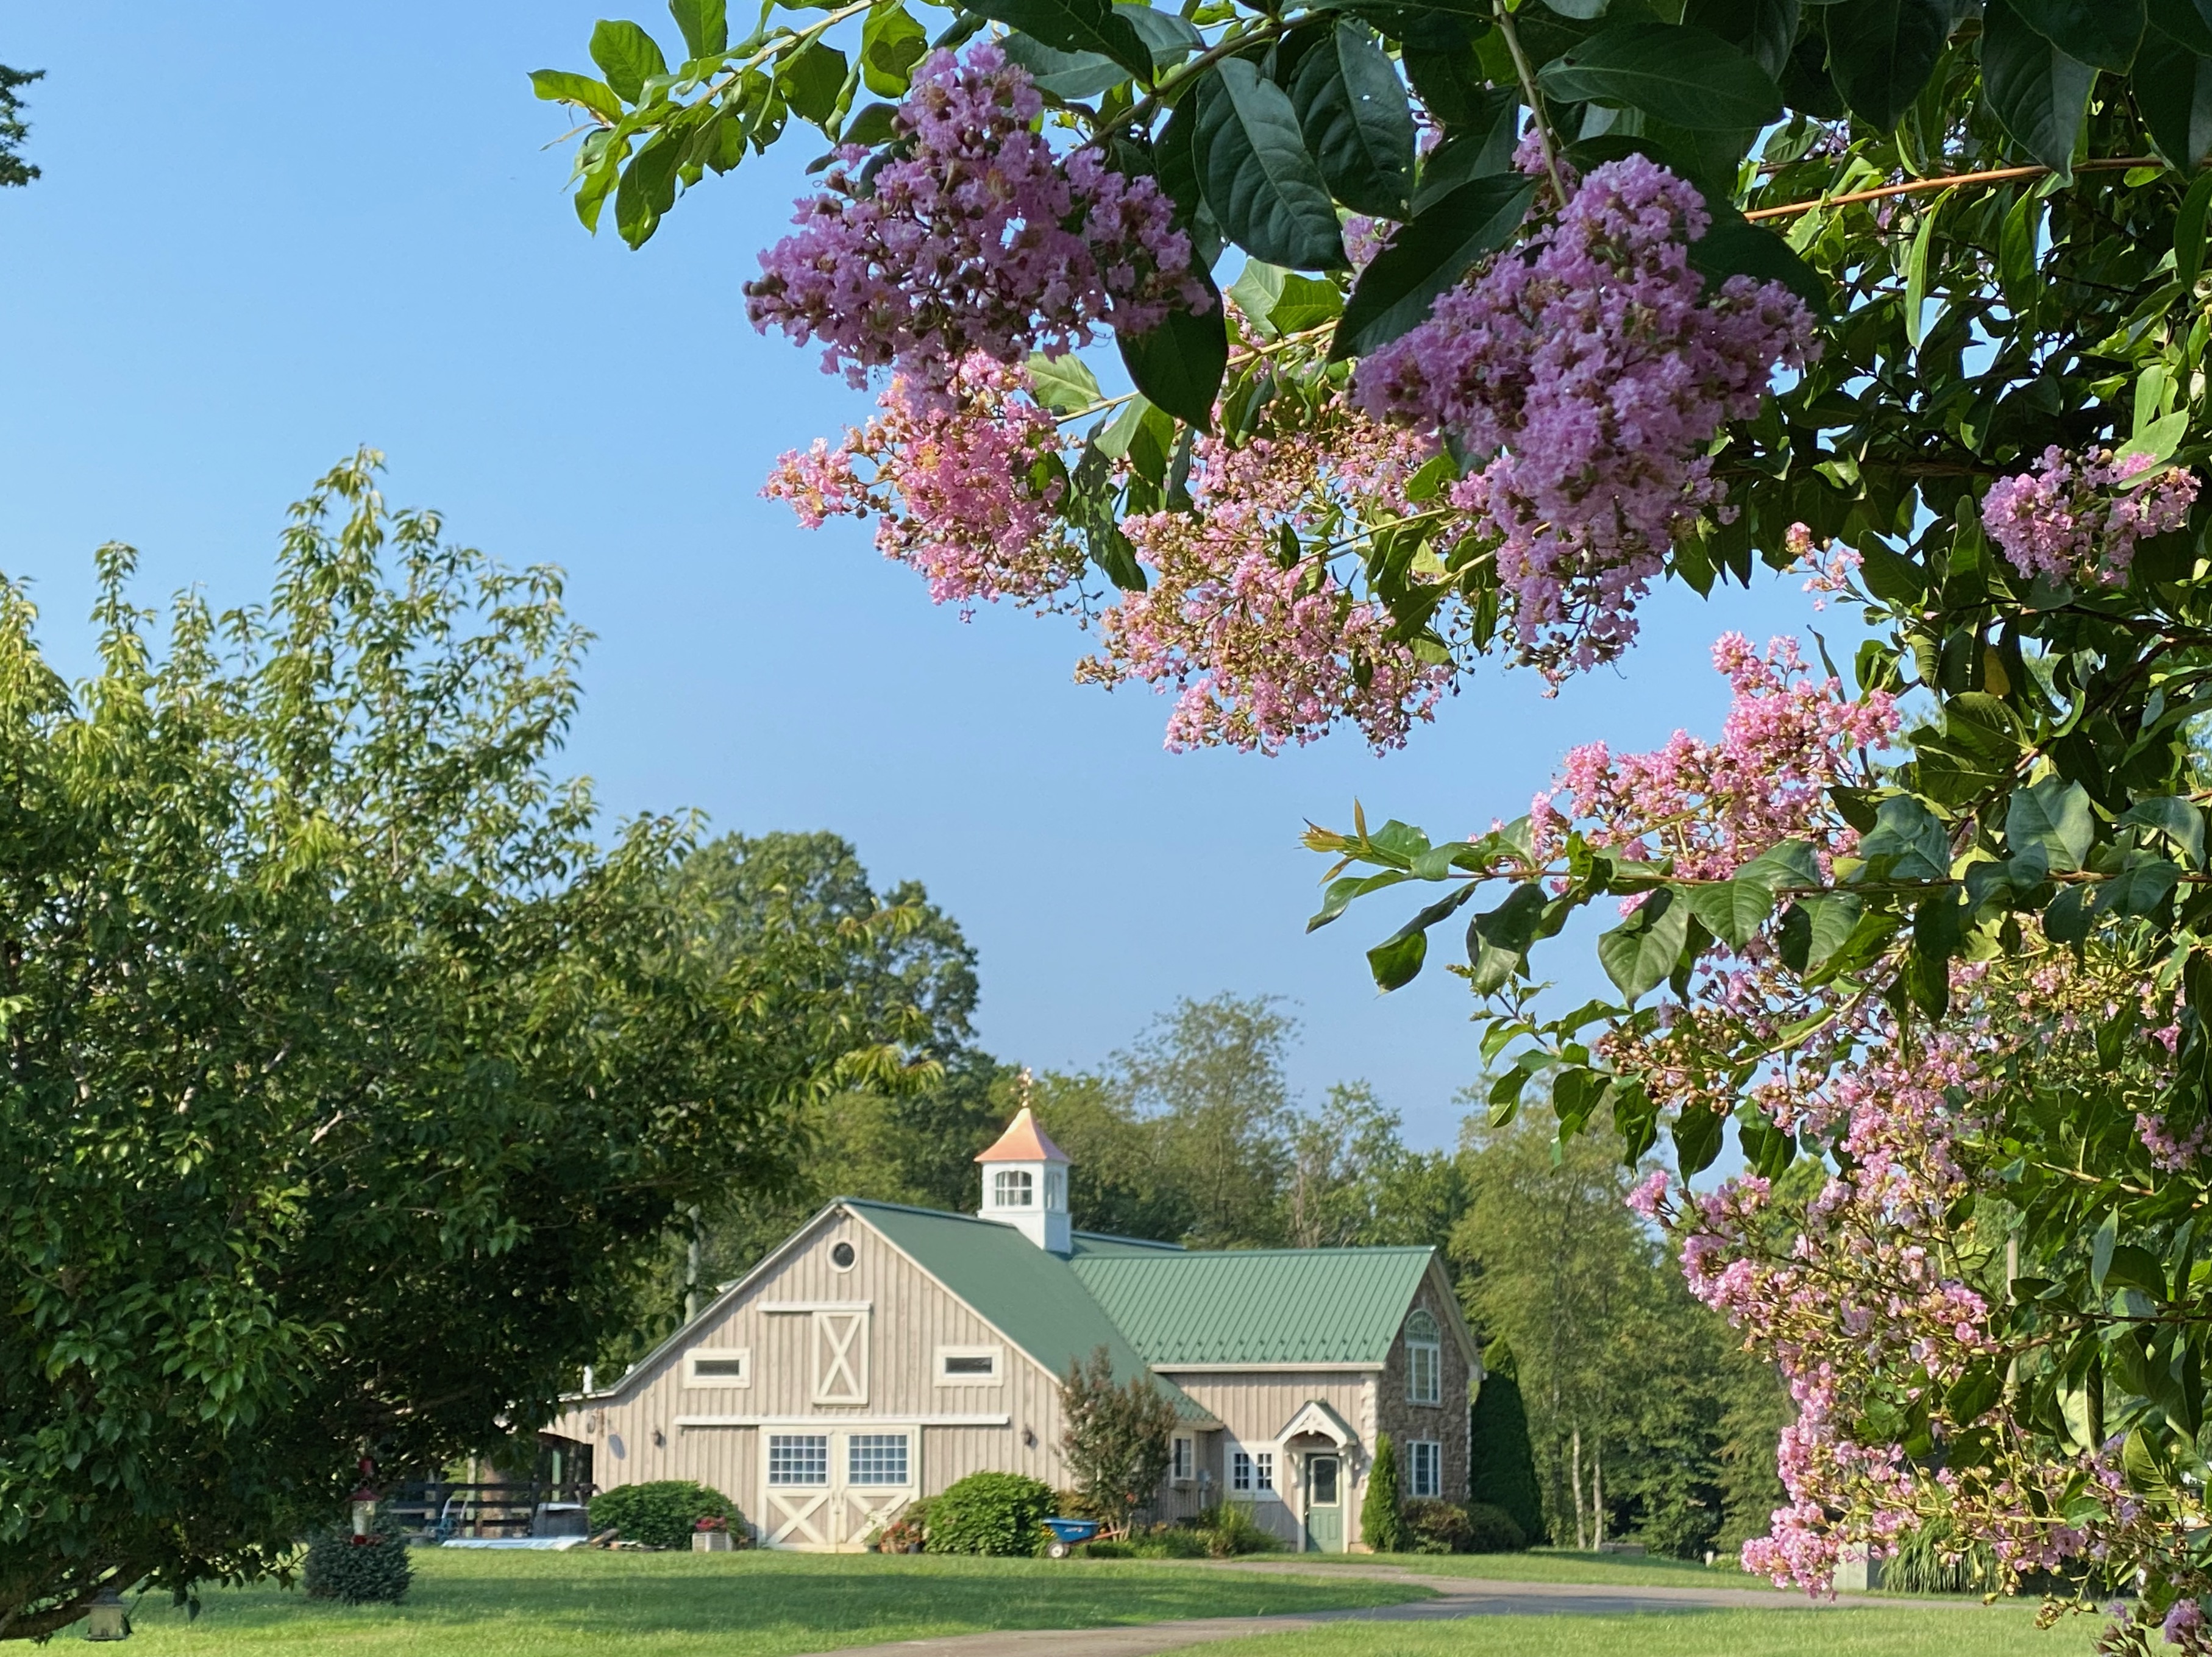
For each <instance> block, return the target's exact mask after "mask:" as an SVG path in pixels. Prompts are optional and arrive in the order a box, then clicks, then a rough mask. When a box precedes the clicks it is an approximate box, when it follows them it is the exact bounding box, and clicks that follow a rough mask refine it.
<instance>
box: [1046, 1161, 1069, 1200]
mask: <svg viewBox="0 0 2212 1657" xmlns="http://www.w3.org/2000/svg"><path fill="white" fill-rule="evenodd" d="M1044 1205H1045V1206H1046V1207H1047V1208H1050V1209H1062V1208H1066V1206H1067V1170H1066V1168H1047V1169H1045V1171H1044Z"/></svg>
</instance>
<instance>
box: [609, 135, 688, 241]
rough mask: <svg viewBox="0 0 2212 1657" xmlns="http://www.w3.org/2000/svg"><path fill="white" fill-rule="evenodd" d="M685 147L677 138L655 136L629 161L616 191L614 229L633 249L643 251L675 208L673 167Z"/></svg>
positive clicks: (674, 168) (672, 136)
mask: <svg viewBox="0 0 2212 1657" xmlns="http://www.w3.org/2000/svg"><path fill="white" fill-rule="evenodd" d="M683 159H684V146H683V145H682V144H681V143H678V141H677V138H676V135H675V134H673V133H671V132H668V131H665V130H664V131H660V132H656V133H654V134H653V137H650V138H648V139H647V140H646V142H645V145H644V147H643V148H642V149H640V150H639V151H638V152H637V154H636V155H634V156H632V157H631V158H630V163H629V166H628V167H624V168H623V175H622V183H621V184H620V185H618V186H617V188H616V191H615V228H616V230H617V231H618V232H619V233H620V234H621V235H622V239H623V240H624V241H626V242H628V243H629V245H630V246H632V247H642V246H645V244H646V243H647V241H648V240H651V238H652V236H653V232H654V230H656V229H658V228H659V225H660V215H662V214H664V213H665V212H667V211H668V209H670V208H671V207H673V206H674V205H675V204H676V167H677V163H678V162H679V161H682V160H683Z"/></svg>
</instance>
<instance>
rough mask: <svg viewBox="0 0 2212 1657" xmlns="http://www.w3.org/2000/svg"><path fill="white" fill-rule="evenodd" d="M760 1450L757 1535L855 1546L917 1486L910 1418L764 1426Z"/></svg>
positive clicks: (810, 1544)
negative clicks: (801, 1426)
mask: <svg viewBox="0 0 2212 1657" xmlns="http://www.w3.org/2000/svg"><path fill="white" fill-rule="evenodd" d="M766 1439H767V1446H766V1448H767V1454H765V1455H763V1457H762V1463H763V1471H762V1486H761V1500H760V1507H759V1508H758V1512H759V1514H760V1516H761V1541H762V1543H763V1545H765V1546H768V1547H771V1548H801V1549H805V1550H808V1551H823V1552H844V1553H853V1552H858V1551H860V1548H861V1546H862V1545H864V1544H866V1541H867V1539H869V1537H871V1536H872V1535H873V1534H874V1533H876V1532H877V1531H878V1530H879V1529H880V1528H882V1527H884V1525H886V1524H888V1523H890V1520H893V1519H895V1518H896V1517H897V1516H898V1512H899V1509H901V1508H903V1507H905V1506H906V1504H907V1503H908V1502H911V1501H912V1500H914V1496H915V1491H916V1490H919V1489H920V1488H921V1429H920V1428H918V1427H914V1426H910V1425H898V1426H891V1425H883V1424H877V1423H870V1424H869V1425H868V1426H866V1427H865V1428H863V1427H852V1428H832V1427H827V1426H825V1427H824V1428H823V1429H821V1430H818V1431H816V1430H804V1431H802V1430H789V1431H775V1430H769V1431H768V1432H767V1434H766Z"/></svg>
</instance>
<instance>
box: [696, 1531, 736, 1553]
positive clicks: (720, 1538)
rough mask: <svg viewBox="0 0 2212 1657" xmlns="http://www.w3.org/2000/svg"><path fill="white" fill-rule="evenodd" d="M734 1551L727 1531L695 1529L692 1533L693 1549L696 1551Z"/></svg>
mask: <svg viewBox="0 0 2212 1657" xmlns="http://www.w3.org/2000/svg"><path fill="white" fill-rule="evenodd" d="M691 1551H692V1552H694V1553H728V1552H730V1551H732V1543H731V1541H730V1533H729V1532H727V1531H694V1532H692V1533H691Z"/></svg>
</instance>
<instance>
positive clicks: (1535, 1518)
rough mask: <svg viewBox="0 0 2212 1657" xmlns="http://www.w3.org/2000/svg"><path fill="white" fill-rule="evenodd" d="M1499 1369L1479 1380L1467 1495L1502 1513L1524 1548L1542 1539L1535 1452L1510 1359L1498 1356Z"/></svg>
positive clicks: (1470, 1439)
mask: <svg viewBox="0 0 2212 1657" xmlns="http://www.w3.org/2000/svg"><path fill="white" fill-rule="evenodd" d="M1499 1358H1500V1368H1498V1369H1492V1371H1491V1372H1490V1373H1489V1374H1488V1375H1485V1376H1484V1377H1483V1378H1482V1389H1481V1390H1480V1392H1478V1393H1476V1394H1475V1397H1474V1413H1473V1415H1472V1417H1471V1418H1470V1419H1469V1421H1468V1472H1469V1477H1468V1497H1469V1499H1470V1501H1471V1502H1475V1503H1480V1504H1482V1505H1485V1506H1488V1507H1492V1508H1503V1509H1504V1511H1505V1513H1506V1514H1507V1516H1508V1517H1510V1519H1511V1520H1513V1522H1514V1524H1515V1525H1516V1526H1517V1527H1519V1529H1520V1532H1521V1535H1522V1539H1523V1541H1524V1544H1532V1543H1537V1542H1541V1541H1543V1540H1544V1539H1545V1530H1544V1501H1543V1496H1542V1495H1541V1487H1540V1486H1539V1485H1538V1484H1537V1483H1536V1453H1535V1450H1534V1447H1533V1446H1531V1445H1530V1443H1529V1442H1528V1411H1527V1410H1526V1408H1524V1407H1523V1405H1522V1401H1521V1383H1520V1382H1519V1381H1517V1380H1516V1379H1515V1378H1514V1376H1513V1374H1512V1371H1511V1369H1510V1367H1508V1366H1510V1363H1511V1362H1512V1360H1511V1358H1510V1357H1509V1356H1507V1355H1505V1354H1503V1353H1501V1354H1500V1355H1499Z"/></svg>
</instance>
